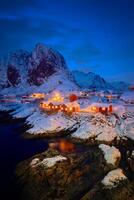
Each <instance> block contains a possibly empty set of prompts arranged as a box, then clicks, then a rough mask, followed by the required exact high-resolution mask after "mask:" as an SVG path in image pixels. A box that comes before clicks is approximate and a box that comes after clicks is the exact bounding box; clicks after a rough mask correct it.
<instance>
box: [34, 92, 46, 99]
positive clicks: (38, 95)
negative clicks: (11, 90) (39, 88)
mask: <svg viewBox="0 0 134 200" xmlns="http://www.w3.org/2000/svg"><path fill="white" fill-rule="evenodd" d="M30 97H31V98H34V99H42V98H44V97H45V94H44V93H33V94H31V95H30Z"/></svg>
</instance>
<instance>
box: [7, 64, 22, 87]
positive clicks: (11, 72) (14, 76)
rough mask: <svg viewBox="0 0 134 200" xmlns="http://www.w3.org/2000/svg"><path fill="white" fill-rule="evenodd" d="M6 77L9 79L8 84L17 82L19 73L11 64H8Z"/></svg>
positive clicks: (14, 84)
mask: <svg viewBox="0 0 134 200" xmlns="http://www.w3.org/2000/svg"><path fill="white" fill-rule="evenodd" d="M7 78H8V81H9V85H10V84H11V85H12V86H16V85H18V84H19V78H20V74H19V71H18V70H17V69H16V68H15V67H14V66H12V65H10V64H9V65H8V68H7Z"/></svg>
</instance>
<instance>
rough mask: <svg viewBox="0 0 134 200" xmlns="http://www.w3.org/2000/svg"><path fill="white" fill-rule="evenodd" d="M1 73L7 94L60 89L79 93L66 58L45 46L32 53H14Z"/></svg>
mask: <svg viewBox="0 0 134 200" xmlns="http://www.w3.org/2000/svg"><path fill="white" fill-rule="evenodd" d="M0 73H1V74H2V76H1V77H0V85H1V88H5V90H4V91H2V93H4V94H5V93H7V92H9V93H10V91H12V92H15V93H25V92H26V91H27V92H30V91H32V90H36V89H37V90H42V91H44V90H45V89H46V90H47V91H51V90H54V89H56V87H57V89H61V90H65V89H67V90H73V89H74V90H76V89H78V86H77V85H76V83H75V81H74V79H73V76H72V74H71V73H70V71H69V70H68V67H67V65H66V62H65V60H64V58H63V56H62V55H61V54H60V53H59V52H57V51H55V50H53V49H51V48H48V47H46V46H44V45H42V44H37V45H36V47H35V49H34V50H33V51H32V52H27V51H24V50H19V51H16V52H14V53H10V54H9V56H8V59H7V60H6V62H5V64H4V63H3V62H2V61H1V62H0ZM37 86H38V87H37ZM44 92H46V91H44Z"/></svg>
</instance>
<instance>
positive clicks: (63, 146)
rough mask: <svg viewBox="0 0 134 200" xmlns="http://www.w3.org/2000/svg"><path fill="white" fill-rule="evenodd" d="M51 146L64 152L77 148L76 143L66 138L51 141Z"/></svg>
mask: <svg viewBox="0 0 134 200" xmlns="http://www.w3.org/2000/svg"><path fill="white" fill-rule="evenodd" d="M49 147H50V148H53V149H57V150H59V151H61V152H63V153H65V152H68V153H69V152H73V151H74V150H75V145H74V144H73V143H71V142H69V141H66V140H59V141H56V142H51V143H49Z"/></svg>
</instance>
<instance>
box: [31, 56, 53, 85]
mask: <svg viewBox="0 0 134 200" xmlns="http://www.w3.org/2000/svg"><path fill="white" fill-rule="evenodd" d="M55 72H56V70H55V68H54V65H53V63H49V62H46V60H45V59H43V60H42V61H41V62H40V63H39V65H38V66H37V67H36V68H35V69H34V68H33V69H29V70H28V82H29V84H30V85H33V84H34V85H41V84H42V83H43V82H44V80H45V79H47V78H48V77H49V76H51V75H53V74H54V73H55Z"/></svg>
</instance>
